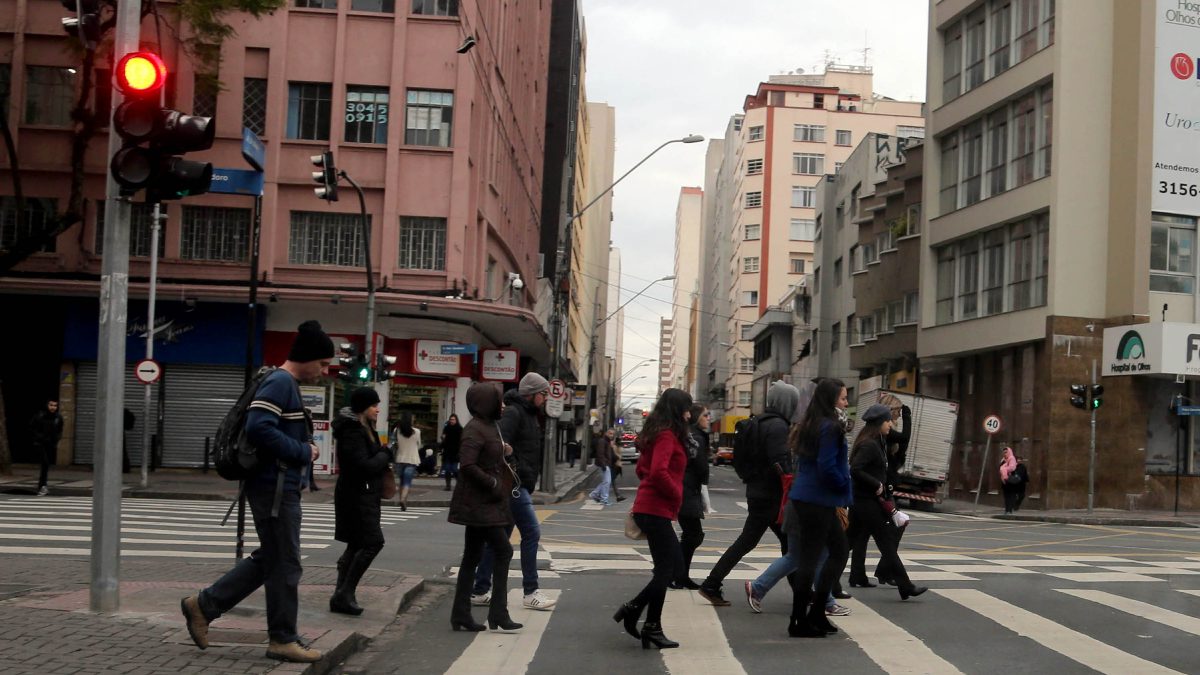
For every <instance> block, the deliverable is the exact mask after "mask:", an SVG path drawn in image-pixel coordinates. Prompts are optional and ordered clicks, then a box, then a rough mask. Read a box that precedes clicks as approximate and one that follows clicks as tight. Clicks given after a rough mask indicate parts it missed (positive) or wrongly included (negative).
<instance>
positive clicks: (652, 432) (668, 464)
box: [613, 389, 692, 649]
mask: <svg viewBox="0 0 1200 675" xmlns="http://www.w3.org/2000/svg"><path fill="white" fill-rule="evenodd" d="M691 408H692V397H691V396H689V395H688V394H687V392H685V391H682V390H680V389H668V390H666V391H664V392H663V394H662V396H661V397H660V398H659V399H658V402H657V403H655V404H654V410H653V411H652V412H651V413H650V415H649V417H647V418H646V426H645V427H644V428H643V430H642V434H641V435H640V436H639V437H638V446H639V447H638V450H640V451H641V456H640V457H638V463H637V475H638V480H639V481H640V483H639V484H638V491H637V496H636V497H634V499H633V508H632V509H630V510H629V511H630V513H631V514H632V518H633V522H634V523H635V524H636V525H637V527H638V529H639V530H641V531H642V532H643V533H645V535H646V543H647V544H649V545H650V556H651V558H653V560H654V576H652V577H651V578H650V582H649V583H647V584H646V586H645V587H644V588H643V589H642V591H641V592H640V593H638V594H637V597H635V598H634V599H633V600H630V601H629V602H627V603H625V604H623V605H621V607H620V608H619V609H617V613H616V614H614V615H613V621H616V622H617V623H620V624H624V626H625V631H626V632H627V633H629V634H630V635H632V636H633V637H635V638H638V639H640V640H641V641H642V649H649V648H650V647H654V648H656V649H672V648H674V647H678V646H679V643H678V642H675V641H674V640H670V639H668V638H667V636H666V635H664V634H663V629H662V610H663V604H664V603H665V601H666V598H667V587H668V586H669V585H670V584H671V582H672V581H674V580H675V579H676V578H678V576H679V574H680V570H681V569H682V568H683V550H682V549H681V548H680V546H679V539H678V538H677V537H676V536H675V528H674V527H672V526H671V521H672V520H675V519H676V518H678V517H679V507H680V505H681V504H682V503H683V472H684V467H686V466H687V455H688V453H687V450H686V449H685V448H686V446H687V443H688V435H689V434H688V421H689V420H691V417H692V413H691ZM643 610H644V611H645V612H646V622H645V623H643V624H642V629H641V630H640V631H639V630H638V627H637V623H638V619H640V618H641V615H642V611H643Z"/></svg>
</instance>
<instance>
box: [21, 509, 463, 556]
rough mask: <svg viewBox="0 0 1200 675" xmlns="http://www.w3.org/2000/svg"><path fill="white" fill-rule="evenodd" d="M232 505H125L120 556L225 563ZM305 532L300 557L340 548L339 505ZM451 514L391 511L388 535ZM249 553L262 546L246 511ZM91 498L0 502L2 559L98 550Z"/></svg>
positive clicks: (310, 514) (311, 512)
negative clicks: (337, 544)
mask: <svg viewBox="0 0 1200 675" xmlns="http://www.w3.org/2000/svg"><path fill="white" fill-rule="evenodd" d="M228 508H229V503H228V502H219V501H188V500H150V499H131V498H127V499H123V500H121V556H122V557H126V558H146V557H156V558H195V559H224V558H228V557H229V555H230V550H231V549H232V548H233V546H234V543H235V536H236V525H235V522H236V518H237V516H236V512H235V513H234V515H233V516H231V517H230V519H229V521H228V523H226V525H225V526H222V525H221V519H222V518H224V516H225V512H226V511H227V510H228ZM303 509H304V518H303V521H302V525H301V529H300V551H301V557H302V558H303V557H307V555H308V554H309V553H312V552H313V551H318V550H322V549H326V548H328V547H330V546H332V545H334V541H333V531H334V507H333V504H305V505H304V507H303ZM442 511H444V509H440V508H417V507H410V508H409V509H408V511H407V512H397V511H392V510H389V509H385V510H384V513H383V515H382V525H383V527H384V534H385V536H386V534H387V529H388V528H389V527H396V526H399V525H402V524H403V523H405V522H407V521H411V520H415V519H417V518H421V517H425V516H429V515H433V514H437V513H440V512H442ZM246 520H247V526H246V540H245V544H246V548H247V550H253V549H254V548H255V547H257V546H258V541H257V539H256V537H255V533H254V524H253V522H252V521H251V520H250V517H249V513H248V512H247V519H246ZM91 531H92V500H91V498H90V497H53V496H51V497H38V498H28V497H27V498H20V499H6V500H0V554H6V553H7V554H24V555H49V556H87V555H90V553H91V548H90V542H91Z"/></svg>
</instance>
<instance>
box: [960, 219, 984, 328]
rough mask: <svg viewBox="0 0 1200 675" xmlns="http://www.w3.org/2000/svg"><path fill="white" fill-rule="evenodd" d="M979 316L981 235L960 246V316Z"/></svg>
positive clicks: (967, 240)
mask: <svg viewBox="0 0 1200 675" xmlns="http://www.w3.org/2000/svg"><path fill="white" fill-rule="evenodd" d="M976 316H979V236H978V235H976V236H974V237H968V238H967V239H965V240H963V242H962V243H961V244H959V247H958V318H960V319H973V318H975V317H976Z"/></svg>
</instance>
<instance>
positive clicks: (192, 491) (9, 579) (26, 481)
mask: <svg viewBox="0 0 1200 675" xmlns="http://www.w3.org/2000/svg"><path fill="white" fill-rule="evenodd" d="M594 474H595V468H594V467H588V469H587V470H586V471H580V470H579V468H578V467H576V468H570V467H568V466H567V465H565V464H564V465H560V466H559V467H558V470H557V472H556V479H557V482H558V485H559V489H558V490H557V491H556V492H555V493H554V494H545V493H535V502H536V503H539V504H551V503H556V502H558V501H561V500H563V499H566V498H569V497H571V496H573V495H574V493H575V492H576V491H579V490H585V489H587V488H588V487H590V485H591V484H592V483H594V482H595V479H594ZM124 479H125V480H124V483H125V490H124V493H125V495H126V496H127V497H154V498H160V499H196V500H229V501H232V500H233V498H234V496H235V494H236V488H237V486H236V484H233V483H230V482H228V481H225V480H223V479H221V478H220V477H219V476H217V475H216V473H215V472H210V473H209V474H207V475H206V474H203V473H202V472H200V471H193V470H173V469H160V470H159V471H157V472H154V473H152V474H151V475H150V486H149V488H147V489H141V488H140V487H138V481H139V479H140V474H137V473H132V474H127V475H125V476H124ZM334 482H335V478H334V477H332V476H331V477H325V478H321V477H318V483H319V484H321V485H322V489H321V490H320V491H319V492H316V493H306V494H305V495H304V499H305V501H311V502H331V501H332V500H333V486H334ZM444 486H445V482H444V481H443V480H439V479H435V478H418V479H417V480H416V481H415V482H414V484H413V491H412V493H411V496H410V498H409V505H410V506H446V505H447V504H449V500H450V494H451V493H449V492H445V491H443V490H442V488H443V487H444ZM36 487H37V468H36V467H30V466H17V467H14V475H12V476H0V492H5V493H10V494H26V495H32V494H33V493H34V491H35V488H36ZM49 487H50V494H51V495H53V496H63V495H79V496H87V495H90V494H91V492H92V474H91V472H90V471H87V470H84V469H54V470H52V471H51V473H50V481H49ZM384 508H397V507H395V506H391V505H386V504H385V507H384ZM35 537H36V535H35ZM81 546H84V545H81ZM0 551H2V547H0ZM232 562H233V561H232V558H231V559H230V560H222V561H219V562H216V561H214V562H191V561H188V562H183V561H180V560H176V559H170V558H168V559H161V558H159V559H147V558H125V559H122V560H121V588H120V609H119V611H117V612H115V613H94V612H91V611H90V610H89V600H90V588H89V579H90V578H91V572H90V561H89V557H88V556H87V555H86V554H82V553H81V554H79V555H74V556H70V557H63V556H58V555H44V556H43V555H25V556H15V555H9V556H5V557H4V574H3V576H2V577H0V625H2V626H4V627H5V628H4V633H3V638H4V639H3V641H0V663H3V664H4V665H3V671H4V672H5V673H6V674H7V673H14V674H15V673H31V674H32V673H60V672H61V673H137V674H139V675H142V674H144V675H149V674H151V673H161V674H164V675H184V674H190V673H196V674H200V673H204V674H208V673H230V674H232V673H272V674H282V673H305V674H312V675H318V674H323V673H327V672H330V671H331V670H332V669H334V668H335V667H336V666H337V665H338V664H339V663H341V662H343V661H345V659H346V658H348V657H349V656H350V655H351V654H352V653H354V652H356V651H358V650H360V649H362V648H363V647H364V646H365V645H366V644H367V643H368V642H369V641H370V640H371V639H373V638H375V637H377V636H378V635H379V634H380V633H381V632H382V631H383V630H384V629H385V628H386V627H387V626H388V625H390V624H391V623H392V622H393V621H394V620H395V619H396V615H397V614H399V613H400V612H402V611H404V609H405V608H406V607H407V606H408V604H409V603H410V602H411V601H412V599H413V598H414V597H415V596H416V595H417V594H418V593H419V592H420V591H421V590H422V589H423V587H424V583H425V581H424V580H423V579H421V578H420V577H418V576H414V575H409V574H403V573H396V572H386V571H375V570H369V571H368V572H367V574H366V576H365V577H364V578H363V581H362V584H361V585H360V586H359V589H358V594H357V595H358V600H359V603H360V604H362V606H363V607H364V608H365V609H366V612H364V613H363V615H362V616H359V617H350V616H345V615H340V614H333V613H330V612H329V611H328V601H329V596H330V594H332V592H333V589H334V583H335V579H336V577H337V570H336V568H334V567H333V566H332V565H326V566H318V565H314V564H306V565H305V568H304V576H303V580H302V583H301V585H300V617H299V629H300V631H301V633H302V635H303V638H304V640H306V641H311V642H312V646H313V647H314V648H316V649H319V650H321V651H322V652H323V654H324V656H323V658H322V660H321V661H320V662H318V663H314V664H281V663H279V662H277V661H273V660H270V659H267V658H266V657H265V656H264V653H265V651H266V646H267V644H266V640H267V635H266V602H265V597H264V594H263V591H262V589H259V591H258V592H256V593H255V594H253V595H251V596H250V597H249V598H247V599H246V600H245V601H243V602H242V603H241V604H240V605H239V606H238V607H237V608H235V609H234V610H233V611H231V612H229V613H228V614H226V615H225V616H223V617H221V618H220V619H218V620H217V621H215V622H214V623H213V624H212V628H211V629H210V632H209V635H210V646H209V648H208V649H207V650H203V651H202V650H200V649H197V648H196V647H195V645H193V644H192V642H191V639H190V638H189V637H188V634H187V630H186V629H185V628H184V623H183V616H182V615H181V614H180V611H179V601H180V599H181V598H183V597H184V596H187V595H191V594H193V593H195V592H196V591H197V590H199V589H200V588H201V587H202V586H203V585H205V584H207V583H210V582H211V581H213V580H215V579H217V578H218V577H219V576H220V575H222V574H224V573H225V572H226V571H228V569H229V568H230V565H231V563H232Z"/></svg>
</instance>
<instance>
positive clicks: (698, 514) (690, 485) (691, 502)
mask: <svg viewBox="0 0 1200 675" xmlns="http://www.w3.org/2000/svg"><path fill="white" fill-rule="evenodd" d="M691 412H692V424H691V426H690V427H689V428H688V434H689V436H688V445H687V447H686V448H685V450H687V455H688V457H687V465H686V466H685V467H684V469H683V505H682V506H680V507H679V527H680V528H681V529H682V530H683V535H682V536H681V537H680V538H679V545H680V547H682V548H683V569H682V570H680V573H681V575H682V576H681V577H680V578H678V579H676V580H675V582H674V583H672V584H671V587H672V588H687V589H689V590H693V591H694V590H697V589H699V588H700V584H698V583H696V582H695V581H692V575H691V569H692V556H693V555H695V553H696V549H697V548H699V547H700V544H701V543H703V542H704V527H703V525H702V524H701V522H700V521H701V520H702V519H703V518H704V511H705V508H704V493H703V488H704V486H706V485H708V420H709V414H708V408H705V407H704V406H702V405H694V406H692V411H691Z"/></svg>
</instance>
